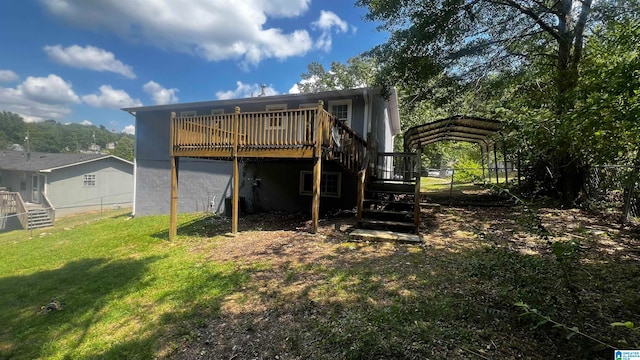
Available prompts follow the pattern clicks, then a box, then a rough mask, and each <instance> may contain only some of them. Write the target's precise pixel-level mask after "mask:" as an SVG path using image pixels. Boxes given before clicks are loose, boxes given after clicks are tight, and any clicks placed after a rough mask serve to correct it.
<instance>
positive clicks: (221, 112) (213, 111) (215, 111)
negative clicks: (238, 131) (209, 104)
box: [211, 109, 224, 115]
mask: <svg viewBox="0 0 640 360" xmlns="http://www.w3.org/2000/svg"><path fill="white" fill-rule="evenodd" d="M211 115H224V109H211Z"/></svg>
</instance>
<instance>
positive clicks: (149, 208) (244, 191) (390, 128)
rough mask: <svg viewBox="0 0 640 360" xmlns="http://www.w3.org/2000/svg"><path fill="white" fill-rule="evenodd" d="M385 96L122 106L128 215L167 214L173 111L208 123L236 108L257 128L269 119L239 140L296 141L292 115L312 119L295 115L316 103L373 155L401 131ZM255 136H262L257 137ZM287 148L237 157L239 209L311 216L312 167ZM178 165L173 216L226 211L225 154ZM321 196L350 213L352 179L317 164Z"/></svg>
mask: <svg viewBox="0 0 640 360" xmlns="http://www.w3.org/2000/svg"><path fill="white" fill-rule="evenodd" d="M388 93H389V94H388V96H383V95H382V89H381V88H361V89H349V90H338V91H328V92H320V93H313V94H284V95H275V96H260V97H253V98H244V99H230V100H216V101H205V102H194V103H183V104H171V105H158V106H147V107H135V108H125V109H123V110H125V111H127V112H129V113H130V114H132V115H133V116H135V127H136V144H135V149H136V150H135V161H134V164H135V198H134V210H133V211H134V214H135V215H149V214H168V213H169V212H170V194H171V161H172V160H171V154H172V153H171V151H172V150H171V146H172V141H173V140H172V133H171V131H172V130H171V127H172V113H175V116H177V117H180V118H182V119H188V118H189V117H193V118H194V119H196V120H197V119H198V117H205V116H206V117H208V118H210V119H207V120H211V121H222V120H215V118H214V117H213V116H212V115H216V116H220V118H222V117H223V116H226V115H229V114H233V113H234V112H235V111H236V107H239V110H240V111H241V112H242V113H243V114H244V113H248V115H247V116H252V115H251V113H255V114H256V115H255V116H256V118H255V119H256V120H255V121H256V122H258V123H260V122H263V121H265V120H263V119H265V118H264V116H265V115H264V114H265V113H267V114H269V113H270V112H273V114H274V115H273V116H272V117H271V118H268V117H267V118H266V119H267V120H266V125H264V126H262V125H259V126H258V127H259V128H260V130H251V131H249V130H247V131H249V132H250V133H249V134H244V135H243V136H253V140H249V139H248V140H247V142H251V141H253V143H257V142H259V141H258V140H256V139H259V138H261V137H265V136H269V134H271V133H273V132H275V131H282V132H283V133H284V132H287V131H288V132H289V134H288V135H285V136H288V139H289V140H291V139H293V140H295V138H296V137H300V138H302V137H304V135H303V134H302V131H303V130H300V129H302V128H300V129H297V128H296V129H297V130H292V129H293V127H294V125H293V124H294V123H293V122H292V121H293V120H292V118H293V117H295V116H300V117H301V118H304V116H307V118H306V120H307V121H310V118H309V117H310V116H312V115H309V114H311V112H307V113H305V114H306V115H305V114H303V115H300V114H302V112H301V111H298V109H317V108H318V106H319V105H318V103H319V101H322V104H323V107H324V110H325V111H326V112H328V113H329V114H331V115H332V116H333V117H334V118H336V119H337V120H338V121H339V122H341V123H343V124H344V125H346V126H347V127H349V128H350V129H352V130H353V131H354V132H355V133H356V134H357V135H359V136H360V137H361V138H362V139H363V140H364V141H363V142H366V146H367V152H370V153H372V154H376V153H384V152H392V151H393V137H394V135H396V134H397V133H398V132H399V131H400V119H399V113H398V103H397V95H396V91H395V89H393V88H392V89H390V91H389V92H388ZM295 111H298V112H297V113H296V112H295ZM266 116H269V115H266ZM287 117H288V118H287ZM283 119H285V120H284V121H283ZM212 124H213V122H212ZM286 124H289V125H286ZM215 126H218V125H212V127H211V128H210V129H209V131H218V132H219V130H218V128H215ZM252 126H253V125H252ZM287 126H288V127H289V128H287ZM249 128H250V127H247V129H249ZM305 129H307V128H305ZM254 131H255V132H258V131H259V132H261V134H262V135H256V133H254ZM305 131H311V130H308V129H307V130H305ZM333 131H334V133H333V134H332V136H333V137H334V139H336V140H337V141H338V142H339V140H340V139H339V137H340V136H341V134H339V133H338V132H336V130H335V129H334V130H333ZM241 141H242V140H241ZM275 142H277V141H275ZM293 142H294V143H295V141H293ZM281 147H283V146H281ZM256 149H258V150H259V149H260V146H259V145H256V146H254V147H253V148H252V151H254V152H255V151H258V150H256ZM278 150H282V151H286V149H285V150H283V149H278ZM288 151H290V153H289V155H288V156H287V157H286V158H284V157H278V156H275V155H273V156H271V155H266V156H262V155H256V157H255V158H252V157H251V156H250V155H246V156H245V157H243V158H242V161H240V162H239V175H240V176H238V178H239V195H240V200H241V201H240V204H241V210H244V211H250V212H259V211H270V210H277V211H288V212H291V211H304V212H308V211H309V209H310V207H311V203H312V182H313V181H312V180H313V179H312V174H313V162H312V161H309V159H308V158H303V157H302V156H301V157H299V158H296V156H295V155H293V156H292V155H290V154H291V153H292V151H294V150H292V147H290V148H289V150H288ZM179 160H180V161H179V176H177V178H178V180H177V186H178V188H179V189H180V190H179V194H180V195H179V199H178V205H177V206H178V211H179V212H197V211H212V212H216V213H220V212H224V211H225V208H226V210H229V200H226V201H225V199H228V198H229V197H231V194H232V172H233V171H232V170H233V169H232V167H233V163H232V162H231V161H228V160H230V156H229V157H228V158H226V159H224V158H221V157H220V156H215V157H209V156H184V157H180V159H179ZM372 161H375V160H372ZM321 197H322V199H321V201H320V206H321V208H322V210H329V209H333V208H353V207H354V206H355V204H356V180H355V174H354V173H353V172H349V171H345V168H344V167H343V166H340V164H339V163H336V162H332V161H327V160H323V165H322V191H321Z"/></svg>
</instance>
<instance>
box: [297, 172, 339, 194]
mask: <svg viewBox="0 0 640 360" xmlns="http://www.w3.org/2000/svg"><path fill="white" fill-rule="evenodd" d="M305 176H311V177H312V180H313V171H309V170H302V171H300V195H313V189H311V190H305V189H304V177H305ZM328 176H336V177H337V179H336V187H337V189H336V192H327V191H323V190H322V184H323V182H322V178H323V177H328ZM320 196H322V197H333V198H339V197H342V173H341V172H338V171H323V172H322V173H321V174H320Z"/></svg>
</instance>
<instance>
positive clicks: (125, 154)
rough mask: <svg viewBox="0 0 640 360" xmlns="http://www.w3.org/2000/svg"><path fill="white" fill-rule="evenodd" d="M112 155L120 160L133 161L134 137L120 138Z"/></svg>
mask: <svg viewBox="0 0 640 360" xmlns="http://www.w3.org/2000/svg"><path fill="white" fill-rule="evenodd" d="M112 154H113V155H115V156H117V157H119V158H122V159H125V160H129V161H133V155H134V140H133V136H131V135H122V137H120V140H118V143H117V144H116V147H115V149H114V150H113V153H112Z"/></svg>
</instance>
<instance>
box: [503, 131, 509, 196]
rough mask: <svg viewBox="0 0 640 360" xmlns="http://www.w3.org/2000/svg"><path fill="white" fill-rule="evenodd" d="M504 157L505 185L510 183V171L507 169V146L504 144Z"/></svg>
mask: <svg viewBox="0 0 640 360" xmlns="http://www.w3.org/2000/svg"><path fill="white" fill-rule="evenodd" d="M502 156H503V157H504V184H505V186H506V185H507V184H508V183H509V169H507V145H505V143H504V141H503V142H502Z"/></svg>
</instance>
